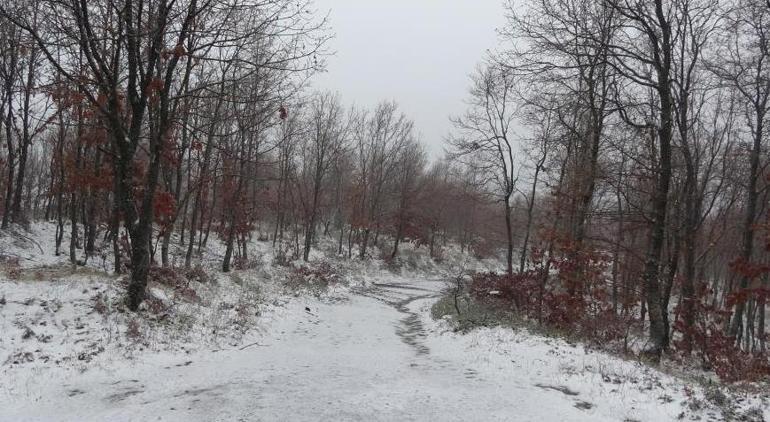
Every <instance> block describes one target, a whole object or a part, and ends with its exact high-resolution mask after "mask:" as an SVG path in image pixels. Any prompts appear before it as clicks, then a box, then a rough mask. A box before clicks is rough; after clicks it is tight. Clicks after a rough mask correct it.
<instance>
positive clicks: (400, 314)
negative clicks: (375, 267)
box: [0, 281, 674, 421]
mask: <svg viewBox="0 0 770 422" xmlns="http://www.w3.org/2000/svg"><path fill="white" fill-rule="evenodd" d="M399 283H401V284H399ZM399 283H394V284H379V285H377V284H375V285H373V286H370V287H368V288H362V289H358V290H357V291H356V292H355V294H354V295H353V296H352V298H351V299H350V300H349V301H346V302H342V303H334V304H323V303H321V302H318V301H308V302H302V301H293V302H291V303H290V304H289V305H288V307H287V308H286V309H285V310H284V314H283V315H275V316H274V321H273V322H272V323H271V324H270V329H269V332H268V333H266V334H265V335H263V336H261V337H259V338H258V340H259V343H258V344H253V345H250V346H248V345H247V347H245V348H242V347H235V348H232V349H230V350H223V351H218V352H215V353H211V352H209V353H194V354H191V355H189V356H182V357H180V356H179V355H168V356H165V355H161V356H154V357H153V358H152V359H138V360H137V361H133V362H132V363H131V364H130V366H126V365H127V364H125V363H123V362H121V361H116V362H115V366H114V367H105V368H93V369H90V370H88V371H86V372H83V373H79V374H78V373H75V374H73V373H71V372H70V373H69V374H68V375H66V376H62V378H57V376H56V375H55V374H49V375H45V376H46V377H50V379H45V380H36V381H35V380H33V381H31V382H32V384H33V385H29V386H18V388H19V389H20V390H21V393H19V394H17V397H18V400H15V401H14V402H13V403H8V404H7V405H4V406H0V420H14V421H21V420H57V421H85V420H110V421H124V420H137V421H145V420H175V421H176V420H178V421H214V420H220V421H236V420H242V421H284V420H286V421H288V420H290V421H429V420H434V421H541V420H554V421H584V420H585V421H588V420H590V421H603V420H608V421H610V420H612V421H623V420H627V419H626V417H627V415H628V414H629V413H627V412H623V413H618V412H617V409H616V408H615V406H607V405H606V404H601V405H598V406H597V405H596V403H590V402H586V401H583V399H584V398H583V397H581V396H579V395H578V393H577V392H574V391H571V390H570V389H569V388H566V387H565V388H563V389H561V387H560V384H557V382H558V381H556V380H554V381H553V382H554V384H552V385H551V384H550V383H549V384H548V385H543V384H541V385H539V386H538V385H536V384H535V383H534V382H533V380H532V379H529V378H524V379H521V378H518V375H517V372H516V371H515V370H512V368H513V367H512V366H511V365H521V364H522V363H523V364H524V366H530V364H531V362H521V361H519V362H518V363H514V364H511V363H510V362H514V359H510V358H506V359H505V361H506V362H508V363H507V365H508V366H506V365H505V364H503V363H500V362H489V361H486V360H484V359H481V360H480V359H477V357H474V356H468V354H467V351H466V350H461V349H462V347H461V346H459V347H454V348H453V347H452V343H451V342H452V341H456V340H453V339H452V338H443V339H441V347H436V346H433V345H432V342H431V341H430V340H431V339H430V337H431V336H430V335H429V333H427V332H426V329H425V328H424V327H423V324H424V322H425V321H427V319H426V314H425V313H426V310H427V309H428V308H429V306H430V304H431V303H432V302H433V301H435V298H436V297H437V295H438V293H439V291H440V289H441V288H442V287H443V285H442V284H441V283H438V282H431V281H422V282H411V283H408V284H407V283H405V282H403V283H402V282H399ZM305 306H309V307H310V308H309V312H308V311H307V310H306V309H305ZM432 346H433V347H432ZM241 348H242V350H241ZM451 349H454V350H451ZM535 353H538V352H537V351H536V352H535ZM515 359H520V357H515ZM551 359H552V360H550V361H549V362H547V363H546V364H547V365H551V366H558V365H559V364H558V362H559V361H558V358H551ZM546 381H548V380H546ZM599 383H601V381H599ZM25 389H26V391H29V392H30V393H29V395H28V396H25V395H24V393H23V391H25ZM33 392H34V393H33ZM602 406H604V407H602ZM618 406H628V407H630V405H629V404H628V403H625V404H620V405H618ZM652 406H653V408H654V407H655V404H654V403H653V404H652ZM629 411H630V410H629ZM661 412H662V413H657V414H654V417H655V418H656V419H654V420H668V417H672V418H673V416H674V415H673V414H672V413H671V412H666V411H664V410H661ZM629 420H630V419H629ZM638 420H653V419H647V418H639V419H638Z"/></svg>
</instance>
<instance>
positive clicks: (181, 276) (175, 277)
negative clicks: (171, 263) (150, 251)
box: [149, 267, 200, 302]
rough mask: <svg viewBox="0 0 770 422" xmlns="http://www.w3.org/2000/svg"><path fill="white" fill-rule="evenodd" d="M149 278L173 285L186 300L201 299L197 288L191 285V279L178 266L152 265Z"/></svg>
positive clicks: (175, 290) (165, 284)
mask: <svg viewBox="0 0 770 422" xmlns="http://www.w3.org/2000/svg"><path fill="white" fill-rule="evenodd" d="M149 279H150V281H154V282H156V283H158V284H162V285H164V286H167V287H171V288H172V289H174V292H176V293H177V294H178V295H179V296H180V297H182V298H184V299H185V300H188V301H191V302H195V301H198V300H200V298H199V297H198V293H197V292H196V291H195V289H193V288H192V287H190V279H189V278H187V277H186V274H185V273H184V272H182V271H180V270H179V269H177V268H172V267H165V268H163V267H152V268H150V273H149Z"/></svg>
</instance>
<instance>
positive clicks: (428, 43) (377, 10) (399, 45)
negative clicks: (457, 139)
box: [315, 0, 504, 158]
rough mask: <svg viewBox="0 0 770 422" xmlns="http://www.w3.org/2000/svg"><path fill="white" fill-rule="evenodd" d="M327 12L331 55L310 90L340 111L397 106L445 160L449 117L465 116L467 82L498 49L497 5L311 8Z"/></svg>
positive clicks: (419, 2) (411, 0)
mask: <svg viewBox="0 0 770 422" xmlns="http://www.w3.org/2000/svg"><path fill="white" fill-rule="evenodd" d="M316 6H317V8H318V11H319V13H324V12H330V20H331V26H332V29H333V31H334V32H335V34H336V38H335V39H334V40H333V41H332V44H331V46H332V49H333V50H334V51H335V52H336V54H335V55H334V56H333V57H330V58H329V60H328V72H327V73H325V74H322V75H320V76H319V77H318V78H317V79H316V81H315V86H316V87H317V88H319V89H330V90H332V91H337V92H339V93H340V95H341V97H342V101H343V102H344V103H345V104H348V105H349V104H353V103H355V104H356V105H358V106H365V107H373V106H374V105H376V104H377V102H379V101H380V100H396V101H397V102H398V103H399V105H400V106H401V109H402V110H403V111H404V112H405V113H406V114H407V115H408V116H409V117H410V118H412V119H413V120H414V121H415V126H416V128H417V130H418V132H419V133H420V134H421V135H422V140H423V142H424V144H425V145H426V146H427V149H428V152H429V154H430V156H431V157H434V158H436V157H440V156H442V155H443V147H444V145H443V139H444V136H445V135H446V134H447V133H448V132H449V130H450V129H451V125H450V123H449V120H448V116H450V115H457V114H460V113H462V111H463V110H464V105H463V100H464V99H465V98H466V93H467V90H468V75H469V74H470V73H471V72H472V71H473V70H474V68H475V66H476V65H477V64H478V63H479V62H480V61H481V60H482V59H483V58H484V55H485V53H486V51H487V49H494V48H495V47H496V46H497V45H498V38H497V35H496V32H495V29H496V28H498V27H500V26H502V24H503V23H504V16H503V6H502V0H316Z"/></svg>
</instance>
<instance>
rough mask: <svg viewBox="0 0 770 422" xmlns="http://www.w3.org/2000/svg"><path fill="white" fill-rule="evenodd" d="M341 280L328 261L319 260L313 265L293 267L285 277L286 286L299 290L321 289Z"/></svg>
mask: <svg viewBox="0 0 770 422" xmlns="http://www.w3.org/2000/svg"><path fill="white" fill-rule="evenodd" d="M341 281H342V277H340V275H339V274H338V273H337V272H336V271H335V270H334V268H332V266H331V264H329V263H328V262H321V263H319V264H317V265H315V266H313V267H310V266H305V265H303V266H301V267H298V268H295V269H294V270H293V271H292V272H291V273H290V274H289V277H288V279H287V283H286V284H287V286H288V287H290V288H292V289H295V290H299V289H310V290H314V291H317V292H318V291H323V290H326V289H327V288H329V286H331V285H334V284H337V283H339V282H341Z"/></svg>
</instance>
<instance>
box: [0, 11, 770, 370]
mask: <svg viewBox="0 0 770 422" xmlns="http://www.w3.org/2000/svg"><path fill="white" fill-rule="evenodd" d="M504 13H505V25H504V26H503V27H501V28H498V29H497V32H498V37H499V39H500V44H499V47H498V48H495V49H492V50H490V51H489V52H487V54H486V55H485V59H484V60H483V61H482V62H481V63H479V65H478V66H477V68H476V69H475V70H474V69H466V70H464V71H466V72H469V78H468V91H467V93H466V102H465V106H466V111H465V112H464V113H461V114H459V115H456V116H447V117H448V119H450V121H451V126H452V130H451V132H450V133H448V134H447V135H446V138H445V139H444V140H443V142H444V148H445V155H444V156H443V157H431V156H430V155H429V154H428V152H426V147H425V140H424V139H423V138H422V135H421V134H420V130H419V128H418V127H416V125H415V123H414V121H413V119H412V118H410V116H409V115H407V114H406V113H405V112H404V111H403V110H402V108H401V107H400V106H399V104H398V102H397V100H398V99H382V100H381V101H380V102H379V103H376V104H374V105H372V106H362V105H358V104H356V105H353V104H351V103H346V102H345V99H344V98H343V97H342V96H341V95H340V94H338V93H336V92H332V91H324V90H318V89H316V88H315V87H314V84H313V81H314V78H315V77H316V76H317V75H318V74H319V73H322V72H325V71H326V69H327V62H328V61H329V60H334V55H335V52H334V51H333V50H332V48H331V47H330V41H331V40H332V39H333V38H334V36H335V35H334V28H333V26H332V25H331V24H330V20H329V15H327V14H325V13H324V12H323V11H319V10H317V8H316V7H315V6H314V4H313V2H312V1H310V0H300V1H297V0H96V1H87V2H86V1H85V0H57V1H53V0H50V1H49V0H10V1H9V0H2V1H0V140H2V150H0V215H1V216H2V229H3V230H9V229H13V228H14V227H16V228H24V227H29V226H30V224H33V223H35V222H41V221H42V222H51V223H52V224H53V225H54V226H55V233H52V235H53V236H54V239H53V241H52V243H53V245H54V248H55V251H53V253H54V254H55V255H56V256H64V257H66V258H67V260H68V261H69V262H70V263H71V264H72V265H73V266H81V267H82V266H87V265H89V263H94V262H109V263H110V264H109V265H110V268H109V272H111V273H112V274H117V275H122V276H123V277H126V280H127V283H126V286H127V287H126V289H125V292H124V294H125V303H126V306H127V307H128V308H129V310H130V311H133V312H142V310H141V309H143V308H142V307H141V305H142V303H143V302H144V301H145V299H146V298H147V286H148V280H152V278H153V274H154V272H155V271H156V270H157V269H158V268H161V269H163V268H169V269H182V270H184V269H190V268H194V267H196V266H197V265H199V264H200V262H201V256H202V254H204V253H205V251H206V250H207V248H208V247H209V246H210V245H211V244H213V243H219V242H221V245H222V247H223V250H224V254H223V256H222V257H221V259H219V261H218V264H217V265H218V268H217V271H221V272H223V273H230V272H232V271H238V270H244V269H248V268H249V266H250V265H251V262H252V258H253V255H254V251H252V250H250V247H251V245H252V244H253V243H252V242H253V241H258V242H263V243H264V244H267V245H269V246H270V248H272V250H273V253H274V255H275V260H274V263H277V264H281V265H294V264H292V263H296V265H302V263H307V262H312V261H313V260H314V259H315V258H314V256H317V255H314V254H318V253H320V249H319V242H321V241H324V242H326V243H333V244H334V255H335V256H336V257H337V258H338V259H341V260H347V261H366V260H371V259H377V260H379V259H381V260H383V261H384V262H393V261H395V260H397V259H398V257H399V255H400V253H401V249H402V248H403V245H405V244H407V245H414V246H415V247H417V248H421V249H424V250H425V251H426V253H428V254H429V256H430V258H431V259H433V260H434V261H436V262H441V261H443V260H445V259H447V256H446V255H445V252H446V251H447V250H449V249H451V248H452V247H457V248H459V250H460V251H461V253H464V254H469V255H472V256H474V257H476V258H478V259H487V258H494V259H498V260H499V262H500V263H501V264H500V266H499V268H498V269H497V271H478V272H475V271H473V272H468V274H467V277H466V280H465V284H466V285H465V286H464V287H462V289H465V291H466V293H467V295H469V296H470V297H472V298H474V299H475V300H477V301H479V302H480V303H484V304H485V306H489V307H492V308H495V309H503V310H505V311H507V312H508V311H510V312H513V313H515V314H516V315H517V316H518V317H520V318H523V319H526V320H528V321H530V322H533V323H534V324H536V325H539V326H545V327H548V328H550V329H553V330H557V331H559V332H566V333H570V334H576V335H578V336H579V338H581V339H583V340H584V341H587V342H594V343H597V344H603V345H605V347H607V348H610V349H613V350H619V349H623V350H625V351H628V347H627V343H628V339H629V337H633V336H634V335H637V336H642V337H643V338H644V347H643V348H642V349H643V350H641V355H642V356H643V357H644V358H645V359H648V360H649V361H650V362H653V363H657V362H660V361H661V359H664V358H665V359H669V358H670V359H674V360H677V361H680V362H691V363H692V364H693V365H696V366H700V367H702V368H703V369H706V370H713V371H715V372H716V373H717V375H718V376H719V378H721V379H722V380H725V381H737V380H748V381H758V380H760V379H763V378H765V379H766V377H767V376H770V357H769V355H768V353H767V350H768V344H767V335H768V334H767V333H768V327H767V319H768V314H770V309H768V304H767V301H768V297H770V280H769V278H768V277H769V276H770V259H769V258H770V255H768V251H770V207H768V205H770V189H769V188H770V183H769V182H770V171H768V164H770V155H768V152H769V151H770V149H769V148H768V143H769V142H770V128H768V126H770V116H768V112H770V0H654V1H643V0H601V1H595V0H526V1H521V2H515V1H513V0H507V1H506V2H505V4H504ZM332 16H333V15H332ZM332 21H333V20H332ZM372 83H377V82H376V81H372ZM0 254H2V251H0ZM458 312H459V308H458Z"/></svg>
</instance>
